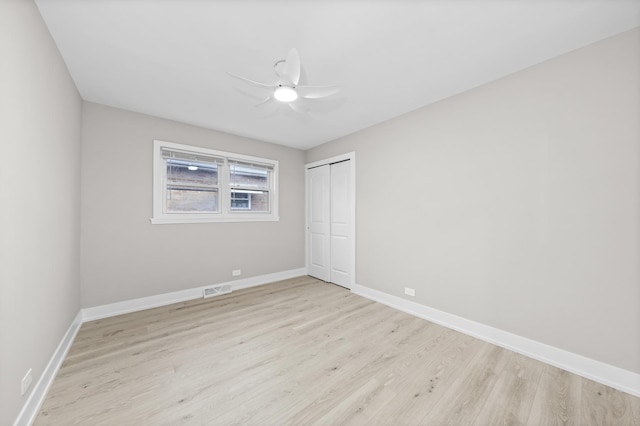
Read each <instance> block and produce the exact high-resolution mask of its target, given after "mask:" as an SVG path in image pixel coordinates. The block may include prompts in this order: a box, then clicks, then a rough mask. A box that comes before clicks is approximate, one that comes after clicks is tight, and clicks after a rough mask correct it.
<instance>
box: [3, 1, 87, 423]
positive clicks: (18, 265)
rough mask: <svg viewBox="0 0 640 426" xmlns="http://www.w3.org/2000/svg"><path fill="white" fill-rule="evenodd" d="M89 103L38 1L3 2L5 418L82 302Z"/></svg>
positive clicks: (15, 407) (16, 407) (21, 399)
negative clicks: (84, 134) (85, 111)
mask: <svg viewBox="0 0 640 426" xmlns="http://www.w3.org/2000/svg"><path fill="white" fill-rule="evenodd" d="M81 102H82V101H81V99H80V96H79V95H78V92H77V90H76V88H75V85H74V83H73V81H72V80H71V78H70V76H69V73H68V71H67V68H66V66H65V64H64V62H63V60H62V58H61V57H60V54H59V53H58V50H57V48H56V46H55V44H54V42H53V40H52V38H51V36H50V35H49V32H48V30H47V28H46V26H45V24H44V22H43V21H42V18H41V17H40V13H39V12H38V9H37V8H36V6H35V4H34V3H33V2H32V1H24V0H3V1H1V2H0V147H1V152H2V165H1V166H0V202H1V207H0V424H1V425H9V424H11V423H12V422H13V421H14V420H15V418H16V417H17V415H18V412H19V411H20V408H21V407H22V405H23V403H24V402H25V400H26V397H27V395H25V396H24V397H21V396H20V381H21V379H22V377H23V376H24V374H25V373H26V372H27V370H28V369H29V368H32V369H33V383H32V385H31V390H32V389H33V387H34V385H35V383H36V382H37V380H38V378H39V376H40V375H41V373H42V372H43V370H44V368H45V366H46V364H47V362H48V361H49V359H50V357H51V356H52V354H53V353H54V351H55V349H56V347H57V346H58V344H59V343H60V341H61V340H62V337H63V336H64V334H65V333H66V331H67V329H68V328H69V326H70V325H71V322H72V321H73V319H74V317H75V316H76V314H77V313H78V310H79V309H80V300H79V295H80V287H79V258H80V256H79V244H80V200H79V196H80V185H79V177H80V120H81Z"/></svg>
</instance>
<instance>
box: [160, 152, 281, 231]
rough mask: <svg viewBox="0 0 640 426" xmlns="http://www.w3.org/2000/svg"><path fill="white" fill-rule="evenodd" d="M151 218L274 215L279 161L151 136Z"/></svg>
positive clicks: (187, 219)
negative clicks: (177, 142) (152, 147)
mask: <svg viewBox="0 0 640 426" xmlns="http://www.w3.org/2000/svg"><path fill="white" fill-rule="evenodd" d="M153 151H154V158H153V162H154V165H153V169H154V171H153V217H152V218H151V223H154V224H162V223H192V222H242V221H269V220H271V221H273V220H278V214H277V212H278V204H277V194H276V188H277V185H276V182H277V174H278V162H277V161H274V160H268V159H265V158H257V157H251V156H247V155H241V154H233V153H229V152H222V151H215V150H210V149H206V148H199V147H193V146H188V145H180V144H175V143H171V142H162V141H154V149H153Z"/></svg>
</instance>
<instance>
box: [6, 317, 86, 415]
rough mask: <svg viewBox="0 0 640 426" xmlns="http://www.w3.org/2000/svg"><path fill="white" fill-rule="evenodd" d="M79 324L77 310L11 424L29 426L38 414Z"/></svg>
mask: <svg viewBox="0 0 640 426" xmlns="http://www.w3.org/2000/svg"><path fill="white" fill-rule="evenodd" d="M81 325H82V312H78V315H76V317H75V318H74V320H73V322H72V323H71V325H70V326H69V328H68V329H67V332H66V333H65V335H64V337H63V338H62V341H60V344H59V345H58V347H57V348H56V350H55V352H54V353H53V356H52V357H51V359H50V360H49V363H48V364H47V366H46V367H45V369H44V371H43V372H42V374H41V375H40V378H39V379H38V382H37V383H36V385H35V386H34V387H33V390H32V391H31V393H30V394H29V397H28V398H27V400H26V402H25V403H24V405H23V406H22V410H20V414H18V417H17V418H16V420H15V422H14V423H13V426H29V425H31V424H32V423H33V422H34V420H35V419H36V416H37V415H38V411H40V407H41V406H42V403H43V402H44V398H45V397H46V396H47V392H48V391H49V388H50V387H51V384H52V383H53V379H55V377H56V374H57V373H58V370H59V369H60V366H61V365H62V362H63V361H64V359H65V357H66V356H67V352H69V348H70V347H71V344H72V343H73V340H74V339H75V337H76V334H78V330H80V326H81Z"/></svg>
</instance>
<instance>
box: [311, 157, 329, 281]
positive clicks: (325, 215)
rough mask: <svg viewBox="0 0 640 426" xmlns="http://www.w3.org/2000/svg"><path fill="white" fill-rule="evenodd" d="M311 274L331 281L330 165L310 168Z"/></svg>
mask: <svg viewBox="0 0 640 426" xmlns="http://www.w3.org/2000/svg"><path fill="white" fill-rule="evenodd" d="M307 173H308V175H307V178H308V180H307V181H308V185H309V186H308V188H307V191H308V195H307V197H308V198H307V200H308V203H309V205H308V206H307V211H308V212H309V213H308V214H309V218H308V232H309V248H308V250H309V275H311V276H312V277H316V278H318V279H321V280H323V281H330V279H331V271H330V266H329V262H330V261H331V259H330V251H331V248H330V239H329V237H330V230H331V222H330V216H331V208H330V207H331V206H330V198H329V197H330V192H329V191H330V173H331V170H330V167H329V166H328V165H326V166H321V167H316V168H313V169H310V170H308V172H307Z"/></svg>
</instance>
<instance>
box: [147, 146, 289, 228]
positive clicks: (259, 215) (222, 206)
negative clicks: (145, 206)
mask: <svg viewBox="0 0 640 426" xmlns="http://www.w3.org/2000/svg"><path fill="white" fill-rule="evenodd" d="M163 148H164V149H168V150H172V151H180V152H184V153H189V154H194V155H205V156H214V157H222V158H224V162H223V163H222V164H220V165H219V166H218V188H219V190H218V206H219V209H218V210H219V211H218V212H217V213H195V212H184V213H182V212H180V213H167V212H165V191H166V188H167V182H166V167H165V164H164V161H163V158H162V150H163ZM229 160H234V161H242V162H247V163H254V164H263V165H266V166H268V167H270V168H272V172H271V179H270V187H269V211H268V212H249V211H246V210H242V209H240V210H231V185H230V183H229ZM278 220H280V218H279V216H278V161H277V160H270V159H266V158H260V157H253V156H250V155H243V154H236V153H233V152H226V151H217V150H213V149H209V148H202V147H197V146H192V145H183V144H178V143H173V142H165V141H160V140H154V141H153V216H152V217H151V219H150V221H151V223H152V224H154V225H160V224H171V223H211V222H273V221H278Z"/></svg>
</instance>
